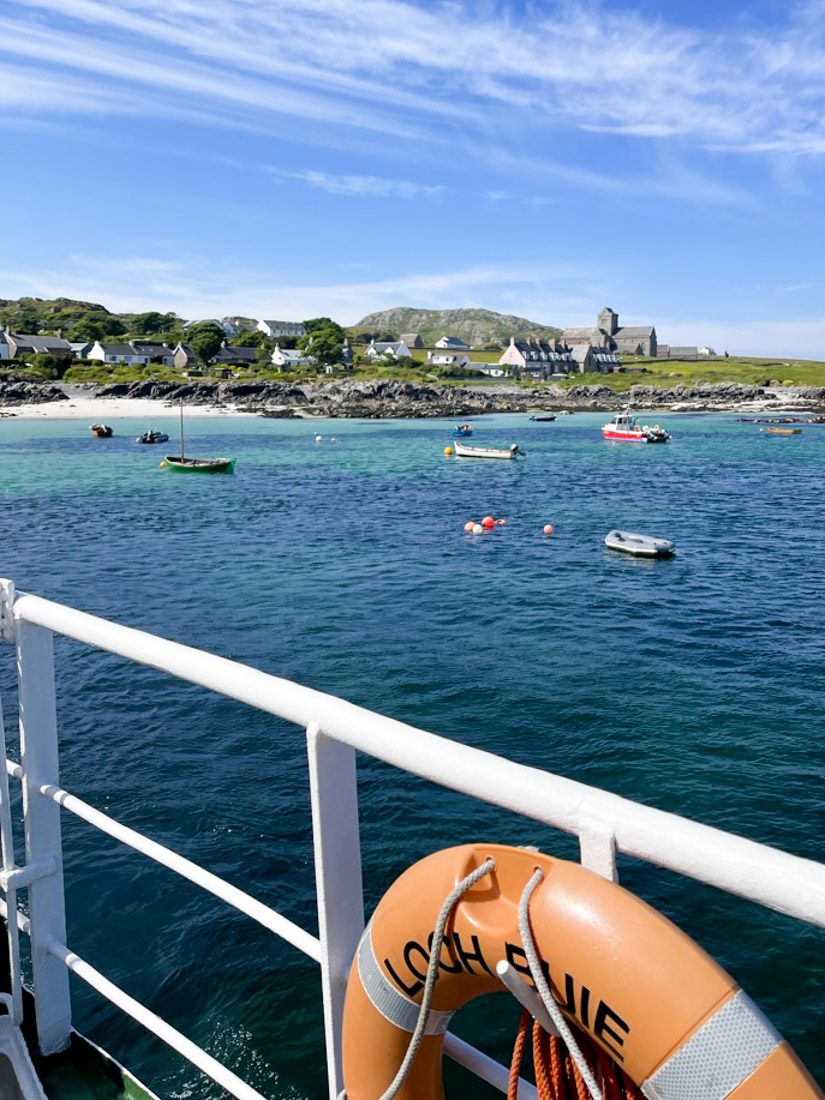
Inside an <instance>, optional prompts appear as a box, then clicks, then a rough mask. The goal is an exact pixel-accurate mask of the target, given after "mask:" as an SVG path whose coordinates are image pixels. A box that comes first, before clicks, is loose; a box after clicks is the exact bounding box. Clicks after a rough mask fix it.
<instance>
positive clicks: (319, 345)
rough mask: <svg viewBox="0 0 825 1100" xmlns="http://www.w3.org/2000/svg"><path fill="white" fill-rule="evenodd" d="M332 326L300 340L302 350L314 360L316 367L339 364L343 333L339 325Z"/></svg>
mask: <svg viewBox="0 0 825 1100" xmlns="http://www.w3.org/2000/svg"><path fill="white" fill-rule="evenodd" d="M333 325H334V327H331V328H321V329H317V330H316V331H315V332H313V333H312V334H311V335H309V336H305V337H304V338H303V339H302V340H301V347H302V349H303V350H304V352H305V353H306V354H307V356H311V357H312V358H313V359H314V360H315V364H316V366H319V367H325V366H326V365H327V364H328V363H340V362H341V353H342V351H343V347H344V332H343V329H342V328H341V326H340V325H335V324H334V323H333ZM339 333H340V335H339Z"/></svg>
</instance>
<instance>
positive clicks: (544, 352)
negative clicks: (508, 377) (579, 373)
mask: <svg viewBox="0 0 825 1100" xmlns="http://www.w3.org/2000/svg"><path fill="white" fill-rule="evenodd" d="M499 365H500V366H508V367H510V368H511V370H512V371H513V372H514V373H516V374H518V372H522V373H523V372H526V373H528V374H535V375H539V376H541V377H543V378H549V377H550V375H552V374H567V373H569V372H570V371H571V370H573V369H575V368H574V367H573V360H572V358H571V355H570V352H569V351H566V350H565V349H564V348H562V347H561V346H560V345H559V344H558V342H557V341H555V340H539V339H536V338H534V337H532V336H528V337H525V338H522V337H516V336H511V337H510V344H509V347H506V348H505V349H504V351H503V352H502V354H501V357H500V359H499Z"/></svg>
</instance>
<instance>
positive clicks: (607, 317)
mask: <svg viewBox="0 0 825 1100" xmlns="http://www.w3.org/2000/svg"><path fill="white" fill-rule="evenodd" d="M561 340H562V343H563V344H564V345H565V346H566V347H570V348H573V347H575V346H576V345H582V344H586V345H589V346H590V347H591V348H596V349H598V350H600V351H603V352H617V353H619V354H621V353H622V352H624V353H625V354H626V355H649V356H652V357H655V356H656V351H657V348H656V329H655V328H654V327H653V325H641V326H629V325H620V324H619V315H618V313H616V312H614V310H612V309H610V308H609V307H605V308H604V309H603V310H602V311H601V313H600V314H599V315H598V317H597V318H596V326H595V328H568V329H565V330H564V332H563V333H562V337H561Z"/></svg>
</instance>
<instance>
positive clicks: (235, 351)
mask: <svg viewBox="0 0 825 1100" xmlns="http://www.w3.org/2000/svg"><path fill="white" fill-rule="evenodd" d="M260 355H261V349H260V348H244V347H233V346H231V345H227V343H226V341H225V340H224V342H223V343H222V344H221V349H220V351H219V352H218V354H217V355H216V356H214V358H213V359H212V360H211V362H212V363H214V364H216V365H217V366H219V367H254V366H255V364H256V363H257V362H258V359H259V358H260Z"/></svg>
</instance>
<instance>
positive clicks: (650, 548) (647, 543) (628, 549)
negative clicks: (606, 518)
mask: <svg viewBox="0 0 825 1100" xmlns="http://www.w3.org/2000/svg"><path fill="white" fill-rule="evenodd" d="M604 544H605V546H606V547H607V548H608V550H621V552H622V553H623V554H636V555H637V556H641V557H645V558H667V557H670V555H671V554H673V553H674V552H675V550H676V543H675V542H671V541H670V539H655V538H653V537H652V536H651V535H636V534H634V533H633V532H632V531H618V530H617V531H611V532H610V533H609V534H607V535H605V539H604Z"/></svg>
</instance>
